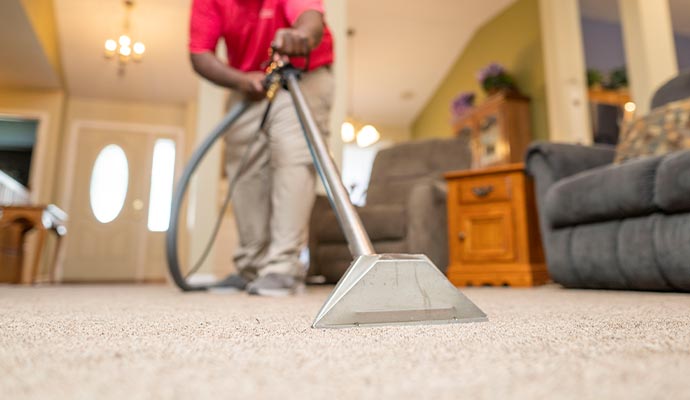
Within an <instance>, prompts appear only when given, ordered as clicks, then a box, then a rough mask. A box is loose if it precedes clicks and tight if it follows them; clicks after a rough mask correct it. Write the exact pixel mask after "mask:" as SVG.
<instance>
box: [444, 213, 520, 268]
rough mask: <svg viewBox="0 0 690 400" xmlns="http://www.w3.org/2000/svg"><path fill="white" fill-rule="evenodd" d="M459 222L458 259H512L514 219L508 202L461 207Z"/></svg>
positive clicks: (473, 260)
mask: <svg viewBox="0 0 690 400" xmlns="http://www.w3.org/2000/svg"><path fill="white" fill-rule="evenodd" d="M458 222H459V228H460V231H459V232H457V240H458V241H459V242H460V246H459V250H460V254H459V256H460V260H461V261H463V262H496V261H513V260H515V256H516V254H515V246H514V243H513V237H514V230H515V222H514V216H513V211H512V207H511V205H510V203H496V204H487V205H481V206H473V207H464V208H463V209H461V210H460V213H459V221H458Z"/></svg>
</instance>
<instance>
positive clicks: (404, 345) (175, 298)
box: [0, 286, 690, 399]
mask: <svg viewBox="0 0 690 400" xmlns="http://www.w3.org/2000/svg"><path fill="white" fill-rule="evenodd" d="M329 289H330V288H317V289H310V290H309V292H308V293H307V294H306V295H303V296H300V297H296V298H285V299H277V300H276V299H264V298H254V297H247V296H245V295H228V294H225V295H221V294H203V293H197V294H181V293H179V292H177V291H176V290H174V289H172V288H170V287H165V286H63V287H43V288H14V287H6V286H4V287H0V397H2V398H4V399H26V398H32V399H33V398H43V399H56V398H77V399H157V398H163V399H197V398H238V399H239V398H247V399H255V398H260V399H261V398H272V399H277V398H286V399H314V398H316V399H323V398H335V399H360V398H364V399H379V398H396V399H397V398H411V399H459V398H473V399H474V398H500V399H503V398H529V399H535V398H570V399H581V398H593V399H594V398H596V399H602V398H603V399H606V398H615V399H621V398H632V399H654V398H664V399H669V398H690V296H689V295H681V294H658V293H655V294H651V293H631V292H603V291H575V290H563V289H560V288H558V287H555V286H550V287H542V288H538V289H508V288H475V289H468V290H466V291H465V293H466V294H467V295H468V296H469V297H470V298H471V299H473V300H474V301H475V302H476V303H477V304H478V305H479V306H480V307H482V308H483V309H484V311H486V313H487V314H489V318H490V321H489V322H485V323H475V324H458V325H445V326H428V327H402V328H401V327H397V328H360V329H346V330H313V329H310V328H309V324H310V322H311V319H312V317H313V316H314V314H315V313H316V311H317V309H318V308H319V306H320V305H321V303H322V301H323V300H324V298H325V297H326V296H327V294H328V290H329Z"/></svg>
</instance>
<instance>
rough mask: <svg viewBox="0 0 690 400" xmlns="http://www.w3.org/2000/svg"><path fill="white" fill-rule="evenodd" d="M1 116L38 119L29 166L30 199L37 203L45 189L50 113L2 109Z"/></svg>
mask: <svg viewBox="0 0 690 400" xmlns="http://www.w3.org/2000/svg"><path fill="white" fill-rule="evenodd" d="M0 117H5V118H20V119H28V120H34V121H38V127H37V128H36V142H35V143H34V148H33V150H32V155H31V166H30V167H29V168H30V169H31V170H30V171H29V187H30V189H29V200H30V201H31V203H33V204H37V203H39V199H40V198H41V195H42V194H43V191H44V190H45V188H44V187H43V185H41V183H43V177H44V173H45V168H46V165H45V158H46V155H47V154H46V152H47V151H48V147H47V139H48V126H49V123H50V115H49V114H48V112H46V111H39V110H24V109H0Z"/></svg>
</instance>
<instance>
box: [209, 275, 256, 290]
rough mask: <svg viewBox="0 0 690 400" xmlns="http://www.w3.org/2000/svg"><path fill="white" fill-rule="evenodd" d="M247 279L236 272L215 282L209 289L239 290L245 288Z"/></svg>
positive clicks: (247, 282)
mask: <svg viewBox="0 0 690 400" xmlns="http://www.w3.org/2000/svg"><path fill="white" fill-rule="evenodd" d="M247 284H249V281H247V280H246V279H244V278H243V277H242V276H240V275H238V274H230V275H228V276H227V277H226V278H225V279H223V280H221V281H218V282H216V283H215V284H213V285H212V286H211V290H218V291H228V292H233V291H237V292H241V291H243V290H244V289H246V288H247Z"/></svg>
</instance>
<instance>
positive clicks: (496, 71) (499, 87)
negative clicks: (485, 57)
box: [477, 62, 517, 95]
mask: <svg viewBox="0 0 690 400" xmlns="http://www.w3.org/2000/svg"><path fill="white" fill-rule="evenodd" d="M477 80H478V81H479V83H480V84H481V85H482V88H483V89H484V91H485V92H486V93H487V94H489V95H492V94H495V93H498V92H501V91H517V88H516V87H515V80H514V79H513V77H511V76H510V75H509V74H508V72H506V70H505V68H503V66H502V65H501V64H499V63H496V62H493V63H491V64H489V65H487V66H486V67H484V68H482V69H480V70H479V72H478V73H477Z"/></svg>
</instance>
